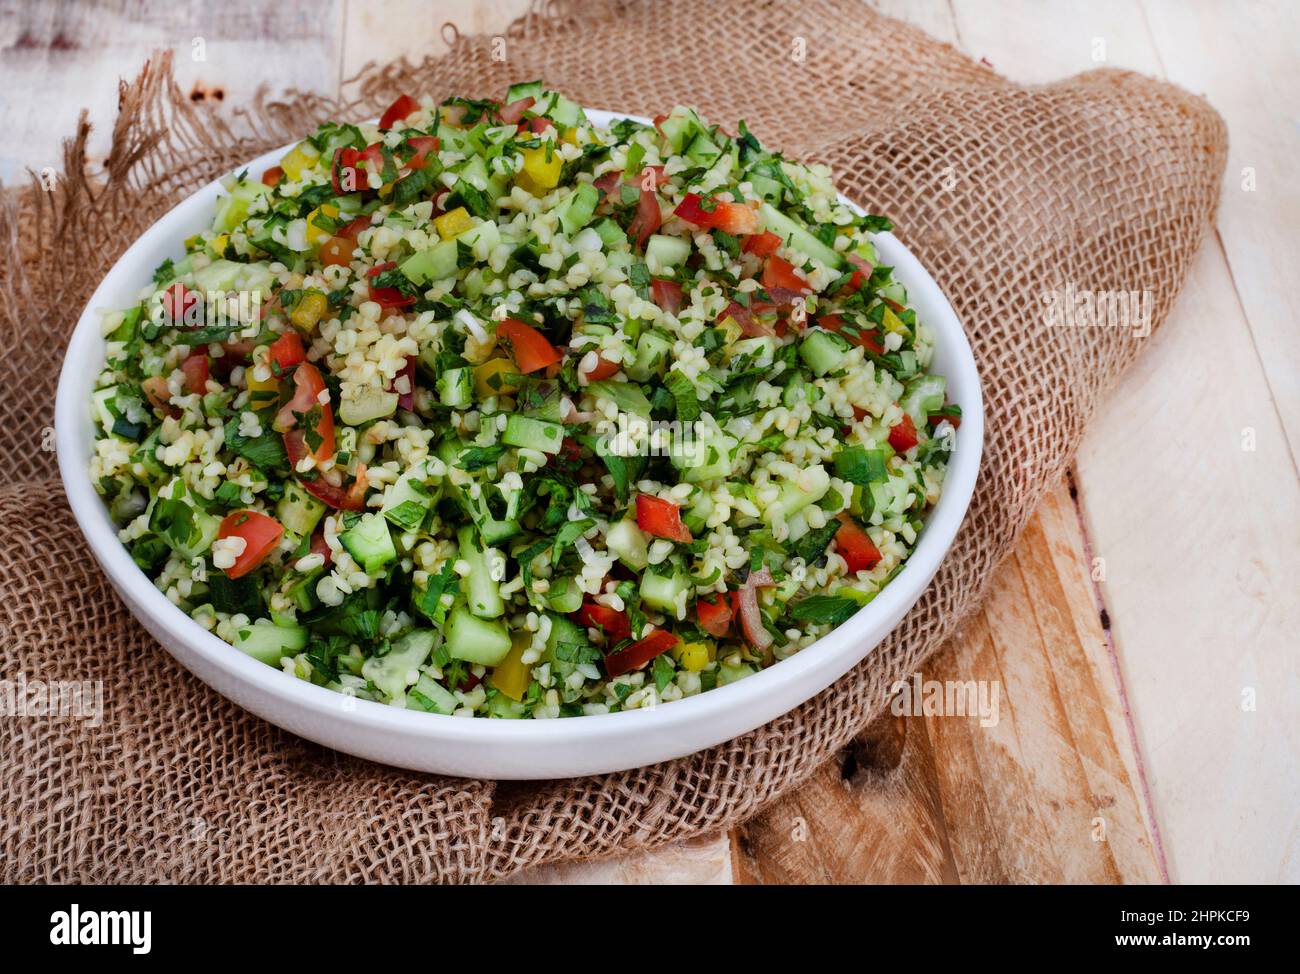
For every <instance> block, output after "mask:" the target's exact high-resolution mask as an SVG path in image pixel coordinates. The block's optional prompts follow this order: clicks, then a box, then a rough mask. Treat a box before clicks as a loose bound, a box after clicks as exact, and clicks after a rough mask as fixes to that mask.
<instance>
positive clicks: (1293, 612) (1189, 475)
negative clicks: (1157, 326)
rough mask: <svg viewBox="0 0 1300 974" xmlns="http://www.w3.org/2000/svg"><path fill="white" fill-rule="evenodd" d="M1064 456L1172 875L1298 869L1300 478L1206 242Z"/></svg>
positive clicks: (1251, 876) (1214, 252) (1222, 877)
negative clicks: (1097, 560) (1150, 333)
mask: <svg viewBox="0 0 1300 974" xmlns="http://www.w3.org/2000/svg"><path fill="white" fill-rule="evenodd" d="M1252 438H1253V441H1254V442H1253V446H1254V449H1253V450H1252V449H1249V447H1251V446H1252V442H1251V439H1252ZM1079 472H1080V480H1079V483H1080V492H1081V500H1082V502H1083V510H1084V512H1085V515H1086V518H1087V523H1088V527H1089V532H1090V535H1091V537H1092V539H1093V543H1094V547H1095V551H1096V554H1097V555H1098V556H1099V557H1101V558H1103V559H1104V560H1105V561H1104V565H1105V573H1106V578H1105V580H1104V581H1103V582H1102V592H1103V594H1104V596H1105V600H1106V604H1107V605H1108V606H1110V607H1111V608H1112V620H1113V632H1114V635H1115V641H1116V645H1117V647H1118V652H1119V660H1120V663H1121V669H1122V672H1123V675H1124V682H1125V685H1126V687H1127V689H1128V696H1129V700H1130V701H1131V703H1132V708H1133V714H1134V723H1135V725H1136V727H1137V731H1138V736H1139V741H1140V742H1141V749H1142V753H1143V754H1144V756H1145V758H1146V767H1147V772H1148V776H1149V781H1150V784H1151V789H1152V792H1153V794H1154V796H1155V802H1156V808H1157V810H1158V813H1159V820H1160V831H1161V834H1162V836H1163V838H1164V840H1165V846H1166V851H1167V853H1168V857H1169V866H1170V874H1171V876H1172V878H1173V879H1174V880H1175V881H1177V882H1188V883H1193V882H1215V883H1220V882H1245V883H1259V882H1291V883H1294V882H1296V881H1298V880H1300V773H1297V766H1298V765H1300V762H1298V761H1297V753H1298V752H1300V734H1298V725H1297V722H1296V701H1297V700H1300V667H1298V666H1297V663H1296V654H1295V642H1296V633H1297V632H1300V595H1298V593H1297V589H1296V581H1295V580H1296V578H1297V577H1300V486H1298V485H1297V482H1296V477H1295V470H1294V467H1293V466H1292V463H1291V456H1290V452H1289V449H1288V445H1287V441H1286V438H1285V435H1284V432H1283V429H1282V426H1281V423H1280V422H1279V420H1278V416H1277V414H1276V412H1275V411H1274V408H1273V403H1272V402H1271V401H1270V397H1269V393H1268V388H1267V385H1266V383H1265V381H1264V376H1263V373H1262V371H1261V369H1260V364H1259V360H1258V358H1257V357H1256V355H1255V350H1254V348H1253V347H1252V345H1251V340H1250V332H1249V329H1248V327H1247V324H1246V321H1245V319H1244V318H1243V316H1242V313H1241V307H1240V305H1239V304H1238V302H1237V299H1236V295H1235V293H1234V292H1233V289H1232V282H1231V280H1230V279H1229V275H1228V269H1227V267H1226V265H1225V263H1224V260H1223V254H1222V252H1221V251H1220V250H1219V249H1218V248H1217V247H1214V246H1212V245H1211V246H1209V247H1207V248H1205V249H1204V250H1203V251H1202V253H1201V254H1200V257H1199V259H1198V261H1197V264H1196V267H1195V269H1194V270H1193V272H1192V274H1191V275H1190V277H1189V280H1188V283H1187V286H1186V289H1185V290H1184V293H1183V294H1182V296H1181V297H1180V298H1179V300H1178V305H1177V307H1176V308H1175V309H1174V313H1173V315H1172V317H1171V319H1170V321H1169V322H1168V323H1167V325H1166V326H1165V328H1164V329H1162V330H1161V331H1160V332H1159V333H1158V334H1157V335H1156V336H1154V337H1153V338H1152V339H1151V348H1149V349H1148V350H1147V352H1146V353H1145V354H1144V355H1143V357H1142V358H1141V359H1139V360H1138V362H1137V364H1136V366H1135V367H1134V369H1133V370H1132V371H1131V372H1130V373H1129V374H1128V375H1127V376H1126V378H1125V381H1124V382H1123V383H1122V384H1121V386H1120V387H1119V389H1118V390H1117V391H1116V392H1115V394H1114V396H1113V398H1112V399H1111V401H1110V402H1109V403H1108V404H1107V406H1106V407H1105V408H1104V409H1103V410H1102V413H1101V415H1100V416H1099V417H1098V418H1097V420H1096V422H1095V423H1094V425H1093V428H1092V429H1091V431H1090V432H1089V434H1088V436H1087V437H1086V438H1085V440H1084V443H1083V446H1082V449H1081V452H1080V455H1079ZM1250 694H1254V695H1255V698H1256V703H1255V707H1256V709H1254V710H1247V709H1244V708H1245V707H1246V706H1249V705H1250V704H1251V700H1250V698H1249V695H1250Z"/></svg>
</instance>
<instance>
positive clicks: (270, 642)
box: [232, 620, 307, 666]
mask: <svg viewBox="0 0 1300 974" xmlns="http://www.w3.org/2000/svg"><path fill="white" fill-rule="evenodd" d="M232 645H233V646H234V647H235V648H236V649H238V650H240V651H242V652H245V653H247V654H248V655H249V656H251V657H253V659H257V660H261V661H262V662H263V663H266V664H268V665H269V666H279V665H280V660H281V658H282V657H285V656H292V655H293V654H294V653H300V652H302V651H303V650H304V649H306V648H307V630H306V629H304V628H302V627H301V626H278V625H276V624H275V623H274V622H266V621H262V620H259V621H258V622H253V623H250V624H249V625H247V626H244V627H242V628H241V629H240V630H239V631H238V632H236V633H235V638H234V639H233V640H232Z"/></svg>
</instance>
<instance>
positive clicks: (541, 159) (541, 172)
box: [516, 145, 564, 193]
mask: <svg viewBox="0 0 1300 974" xmlns="http://www.w3.org/2000/svg"><path fill="white" fill-rule="evenodd" d="M521 154H522V155H523V159H524V167H523V169H522V170H521V174H522V175H524V176H527V177H528V182H529V184H530V185H525V187H524V188H525V189H528V191H529V192H532V193H536V191H537V190H541V191H542V192H550V191H551V190H553V189H554V188H555V187H556V186H558V185H559V184H560V170H561V169H563V168H564V160H563V159H561V158H560V154H559V153H558V152H556V151H555V146H553V145H552V146H546V145H539V146H538V147H537V148H535V149H525V150H524V151H523V152H522V153H521ZM548 157H549V158H548ZM516 181H518V180H516Z"/></svg>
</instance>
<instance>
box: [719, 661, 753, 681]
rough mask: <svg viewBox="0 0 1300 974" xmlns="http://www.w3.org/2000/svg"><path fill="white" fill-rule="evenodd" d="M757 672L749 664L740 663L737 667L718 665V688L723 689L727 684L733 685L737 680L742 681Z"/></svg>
mask: <svg viewBox="0 0 1300 974" xmlns="http://www.w3.org/2000/svg"><path fill="white" fill-rule="evenodd" d="M757 672H758V670H757V669H756V668H755V667H754V666H753V665H752V664H750V663H741V664H739V665H737V666H731V665H729V664H727V663H720V664H718V686H720V687H723V686H726V685H727V684H728V683H735V682H736V681H737V680H743V679H744V678H745V677H747V676H753V675H754V674H755V673H757Z"/></svg>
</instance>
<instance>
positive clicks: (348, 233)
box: [335, 216, 370, 241]
mask: <svg viewBox="0 0 1300 974" xmlns="http://www.w3.org/2000/svg"><path fill="white" fill-rule="evenodd" d="M369 226H370V217H368V216H359V217H357V218H356V219H355V220H353V221H352V222H351V223H346V224H344V225H343V226H341V227H339V231H338V233H336V234H335V236H336V237H342V238H343V239H345V240H353V241H355V240H356V239H357V235H358V234H360V233H361V231H362V230H365V229H367V228H368V227H369Z"/></svg>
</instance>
